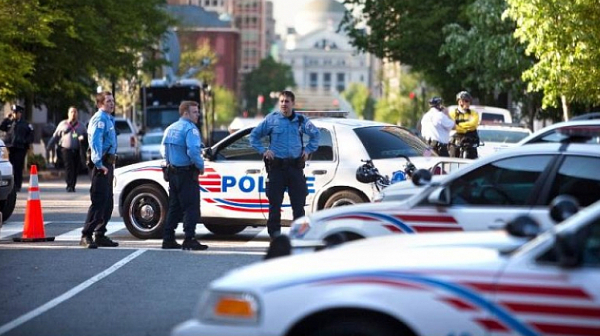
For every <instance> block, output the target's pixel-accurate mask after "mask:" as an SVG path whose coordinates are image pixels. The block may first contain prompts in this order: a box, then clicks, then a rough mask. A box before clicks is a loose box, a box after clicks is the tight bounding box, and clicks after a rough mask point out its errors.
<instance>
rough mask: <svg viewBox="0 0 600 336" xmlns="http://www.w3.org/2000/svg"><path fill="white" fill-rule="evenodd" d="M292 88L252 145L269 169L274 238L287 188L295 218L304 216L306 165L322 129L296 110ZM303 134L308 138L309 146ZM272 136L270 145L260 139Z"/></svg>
mask: <svg viewBox="0 0 600 336" xmlns="http://www.w3.org/2000/svg"><path fill="white" fill-rule="evenodd" d="M295 99H296V98H295V96H294V93H293V92H292V91H282V92H281V93H280V94H279V111H275V112H272V113H270V114H269V115H267V117H266V118H265V119H264V120H263V121H262V122H261V123H260V124H258V126H256V128H254V130H252V133H250V144H251V145H252V147H253V148H254V149H256V150H257V151H258V152H259V153H260V154H262V155H263V158H264V160H265V166H266V169H267V174H268V176H267V186H266V195H267V197H268V198H269V219H268V220H267V230H268V232H269V236H270V237H271V240H273V239H274V238H275V237H277V236H278V235H280V234H281V204H282V202H283V196H284V193H285V190H286V189H287V191H288V195H289V197H290V202H291V205H292V211H293V216H294V219H296V218H299V217H302V216H304V205H305V203H306V195H307V191H308V189H307V186H306V179H305V176H304V170H303V169H304V164H305V162H306V160H308V158H309V155H310V154H312V153H313V152H315V151H316V150H317V148H318V147H319V130H318V129H317V128H316V127H315V125H314V124H313V123H312V122H310V120H308V118H306V117H305V116H303V115H300V114H298V113H296V112H295V111H294V102H295ZM303 134H306V135H307V136H308V138H309V140H308V142H307V144H306V146H304V143H303V139H302V138H303ZM266 136H269V138H270V143H269V147H268V148H265V147H264V146H263V145H262V142H261V139H262V138H264V137H266Z"/></svg>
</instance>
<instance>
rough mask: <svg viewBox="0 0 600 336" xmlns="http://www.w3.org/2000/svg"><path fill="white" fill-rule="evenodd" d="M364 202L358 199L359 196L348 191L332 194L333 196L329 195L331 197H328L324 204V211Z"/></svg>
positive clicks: (360, 198)
mask: <svg viewBox="0 0 600 336" xmlns="http://www.w3.org/2000/svg"><path fill="white" fill-rule="evenodd" d="M364 202H365V200H364V199H363V198H362V197H360V195H359V194H357V193H356V192H354V191H349V190H342V191H338V192H336V193H334V194H333V195H331V197H329V199H328V200H327V202H325V206H324V208H325V209H328V208H335V207H339V206H344V205H352V204H357V203H364Z"/></svg>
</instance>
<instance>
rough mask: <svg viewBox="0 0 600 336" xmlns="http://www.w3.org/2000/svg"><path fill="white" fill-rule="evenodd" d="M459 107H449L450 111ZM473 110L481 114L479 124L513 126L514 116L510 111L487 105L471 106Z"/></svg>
mask: <svg viewBox="0 0 600 336" xmlns="http://www.w3.org/2000/svg"><path fill="white" fill-rule="evenodd" d="M457 107H458V106H457V105H450V106H448V111H452V110H454V109H456V108H457ZM470 108H471V110H475V111H476V112H477V113H479V122H480V123H481V124H485V123H499V124H511V123H512V122H513V121H512V115H511V114H510V111H509V110H507V109H504V108H500V107H493V106H485V105H471V107H470Z"/></svg>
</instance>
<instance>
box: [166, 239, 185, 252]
mask: <svg viewBox="0 0 600 336" xmlns="http://www.w3.org/2000/svg"><path fill="white" fill-rule="evenodd" d="M162 248H163V250H175V249H177V250H179V249H181V244H179V243H178V242H177V241H176V240H175V239H173V240H163V242H162Z"/></svg>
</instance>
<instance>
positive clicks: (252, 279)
mask: <svg viewBox="0 0 600 336" xmlns="http://www.w3.org/2000/svg"><path fill="white" fill-rule="evenodd" d="M524 243H525V240H520V239H514V238H512V237H510V236H509V235H508V234H506V233H505V232H503V231H495V232H473V233H450V234H427V235H410V236H408V235H407V236H386V237H379V238H370V239H365V240H362V241H356V242H352V243H347V244H344V245H341V246H339V247H336V248H332V249H329V250H324V251H320V252H315V253H309V254H301V255H295V256H290V257H281V258H276V259H272V260H269V261H265V262H261V263H258V264H254V265H250V266H246V267H243V268H239V269H237V270H234V271H232V272H230V273H229V274H227V275H226V276H224V277H223V278H221V279H219V280H217V281H215V282H214V283H213V288H221V289H227V290H234V289H239V290H244V289H253V290H262V289H265V288H270V287H272V286H278V285H281V284H284V283H290V282H295V283H302V281H310V279H315V278H319V277H324V276H326V277H329V276H335V275H343V274H348V273H353V272H375V271H406V272H419V271H424V272H425V271H426V272H431V271H435V270H465V269H480V270H481V269H488V270H497V269H498V268H499V267H500V266H501V265H503V264H504V263H505V262H506V257H505V256H504V255H505V253H506V252H505V251H507V250H514V249H516V248H517V247H519V246H521V245H522V244H524Z"/></svg>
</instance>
